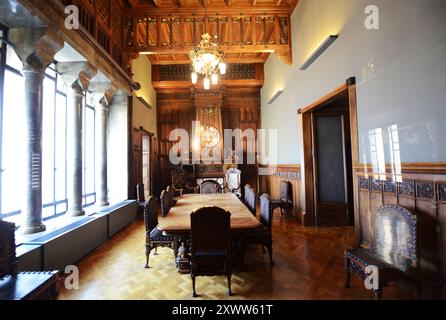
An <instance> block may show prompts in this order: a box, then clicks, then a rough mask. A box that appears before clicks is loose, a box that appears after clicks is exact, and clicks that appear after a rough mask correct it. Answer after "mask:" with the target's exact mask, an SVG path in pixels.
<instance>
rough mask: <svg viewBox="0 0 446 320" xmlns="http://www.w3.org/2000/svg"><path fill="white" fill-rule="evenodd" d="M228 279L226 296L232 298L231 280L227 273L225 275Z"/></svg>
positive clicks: (230, 275)
mask: <svg viewBox="0 0 446 320" xmlns="http://www.w3.org/2000/svg"><path fill="white" fill-rule="evenodd" d="M227 277H228V296H232V290H231V278H232V274H231V273H229V274H228V275H227Z"/></svg>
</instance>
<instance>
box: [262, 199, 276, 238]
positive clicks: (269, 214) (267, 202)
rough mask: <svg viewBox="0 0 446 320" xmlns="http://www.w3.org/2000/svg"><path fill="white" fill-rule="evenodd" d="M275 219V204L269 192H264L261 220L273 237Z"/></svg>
mask: <svg viewBox="0 0 446 320" xmlns="http://www.w3.org/2000/svg"><path fill="white" fill-rule="evenodd" d="M272 219H273V204H272V202H271V198H270V196H269V195H268V194H266V193H264V194H262V195H261V196H260V222H261V223H262V224H263V225H264V226H265V228H266V229H267V230H268V233H269V236H270V237H271V231H272Z"/></svg>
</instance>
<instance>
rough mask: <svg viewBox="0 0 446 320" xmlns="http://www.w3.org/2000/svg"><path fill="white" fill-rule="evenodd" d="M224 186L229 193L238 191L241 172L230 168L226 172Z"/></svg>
mask: <svg viewBox="0 0 446 320" xmlns="http://www.w3.org/2000/svg"><path fill="white" fill-rule="evenodd" d="M226 184H227V186H228V189H229V191H231V192H233V191H234V190H238V189H240V185H241V184H242V172H241V171H240V170H239V169H236V168H230V169H228V170H227V171H226Z"/></svg>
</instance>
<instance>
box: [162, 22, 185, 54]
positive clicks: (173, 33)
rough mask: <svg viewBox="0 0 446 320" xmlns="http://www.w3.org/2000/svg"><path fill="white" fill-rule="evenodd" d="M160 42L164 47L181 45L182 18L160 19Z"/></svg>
mask: <svg viewBox="0 0 446 320" xmlns="http://www.w3.org/2000/svg"><path fill="white" fill-rule="evenodd" d="M159 28H160V35H159V36H160V43H161V46H162V47H179V46H181V33H182V30H181V18H179V17H165V18H161V19H160V26H159Z"/></svg>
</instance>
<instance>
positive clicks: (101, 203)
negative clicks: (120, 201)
mask: <svg viewBox="0 0 446 320" xmlns="http://www.w3.org/2000/svg"><path fill="white" fill-rule="evenodd" d="M109 205H110V202H108V201H107V202H99V203H97V204H96V208H98V209H104V208H106V207H108V206H109Z"/></svg>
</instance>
